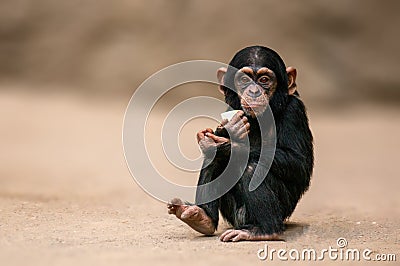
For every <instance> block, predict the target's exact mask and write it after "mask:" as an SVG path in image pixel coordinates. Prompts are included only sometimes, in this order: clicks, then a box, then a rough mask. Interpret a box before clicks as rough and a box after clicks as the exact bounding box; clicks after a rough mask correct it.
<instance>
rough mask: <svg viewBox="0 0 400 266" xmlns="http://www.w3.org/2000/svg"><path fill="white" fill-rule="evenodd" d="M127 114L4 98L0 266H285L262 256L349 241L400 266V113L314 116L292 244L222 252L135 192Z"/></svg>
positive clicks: (53, 99)
mask: <svg viewBox="0 0 400 266" xmlns="http://www.w3.org/2000/svg"><path fill="white" fill-rule="evenodd" d="M125 107H126V102H123V101H120V102H116V101H115V102H111V103H110V102H106V101H93V100H91V99H89V98H88V99H83V98H78V97H75V96H71V95H62V96H61V95H58V94H54V95H47V96H44V95H42V94H36V95H34V94H30V93H26V92H24V93H22V92H13V91H11V90H8V91H7V90H3V91H0V111H1V116H0V132H1V139H0V147H1V153H0V264H1V265H26V264H29V265H94V264H96V265H116V264H119V265H143V264H147V265H223V264H226V263H229V264H230V265H239V264H240V265H242V264H243V263H246V265H247V264H249V265H252V264H257V265H259V264H263V263H269V264H270V263H277V264H287V263H288V262H280V261H279V259H277V258H276V257H275V258H274V260H273V261H272V262H271V261H270V260H269V259H267V260H266V261H260V260H259V259H258V258H257V251H258V250H259V249H261V248H264V246H265V244H267V245H268V247H269V248H275V249H280V248H284V249H287V250H290V249H294V248H296V249H299V250H302V249H304V248H314V249H316V250H321V249H324V248H329V246H332V247H337V246H336V239H337V238H339V237H344V238H346V240H347V241H348V247H349V248H358V249H360V250H363V249H366V248H368V249H371V250H372V251H373V255H375V254H378V253H393V254H396V256H397V262H391V263H388V264H390V265H398V263H399V261H400V252H399V250H400V197H399V196H398V189H399V186H400V179H399V177H400V170H399V167H398V165H397V163H398V159H399V147H400V145H399V144H400V140H399V136H400V116H399V110H396V109H390V108H383V107H380V108H377V107H372V106H369V105H366V106H359V107H355V108H352V109H346V110H342V111H340V112H326V111H325V112H321V110H320V109H314V108H310V109H309V113H310V119H311V125H312V129H313V132H314V135H315V142H316V167H315V173H314V176H313V180H312V186H311V189H310V191H309V192H308V193H307V194H306V195H305V196H304V198H303V199H302V200H301V202H300V204H299V205H298V208H297V209H296V211H295V213H294V214H293V216H292V217H291V218H290V221H289V224H288V228H289V229H288V230H287V231H286V233H285V239H286V241H285V242H283V241H282V242H252V243H249V242H241V243H222V242H220V241H219V240H218V239H217V236H214V237H203V236H200V235H199V234H197V233H195V232H193V231H191V230H190V229H189V228H188V227H187V226H185V225H184V224H183V223H181V222H180V221H178V220H177V219H176V218H174V217H172V216H169V215H168V214H167V210H166V207H165V204H164V203H161V202H159V201H157V200H155V199H153V198H151V197H150V196H148V195H147V194H145V193H144V192H143V191H142V190H141V189H140V188H139V187H138V186H137V185H136V183H135V182H134V181H133V179H132V177H131V176H130V175H129V172H128V170H127V167H126V165H125V161H124V156H123V152H122V144H121V128H122V119H123V114H124V110H125ZM226 227H227V225H226V224H222V225H221V226H220V228H219V233H220V232H222V231H223V229H225V228H226ZM296 263H298V262H296ZM335 263H337V261H336V262H334V261H330V260H329V259H325V262H324V265H325V264H326V265H328V264H335ZM364 263H365V262H360V263H359V264H360V265H362V264H364ZM289 264H290V262H289ZM304 264H306V265H307V264H309V263H308V262H304ZM344 264H348V265H349V264H352V263H351V262H344Z"/></svg>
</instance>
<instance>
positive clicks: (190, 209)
mask: <svg viewBox="0 0 400 266" xmlns="http://www.w3.org/2000/svg"><path fill="white" fill-rule="evenodd" d="M242 70H243V71H247V72H248V71H249V70H251V71H252V69H251V68H248V69H242ZM269 71H271V70H269V69H267V68H261V69H259V70H258V71H257V75H260V74H263V73H269ZM286 71H287V73H288V94H289V95H293V94H294V93H295V92H296V89H297V86H296V83H295V80H296V76H297V71H296V69H295V68H293V67H288V68H287V69H286ZM225 73H226V68H220V69H218V71H217V78H218V80H219V82H220V84H222V85H223V82H222V81H223V77H224V75H225ZM244 73H245V72H244ZM246 74H247V73H246ZM275 87H276V85H275ZM220 91H221V92H222V93H223V94H225V91H224V90H223V89H222V86H220ZM271 95H272V93H271ZM253 109H254V108H253ZM221 126H224V127H226V126H228V127H231V129H232V130H233V129H234V131H235V132H236V134H237V137H239V138H245V137H247V135H248V133H249V129H250V124H249V123H248V120H247V118H246V117H245V116H244V112H243V111H240V112H238V113H236V115H235V116H234V117H233V118H232V119H231V120H230V121H228V120H224V121H222V123H221ZM197 141H198V143H199V145H200V148H201V149H202V150H205V149H208V148H210V147H211V146H213V147H216V146H218V145H221V144H223V143H226V142H229V141H230V140H229V139H227V138H223V137H219V136H216V135H215V134H214V132H213V130H212V129H211V128H206V129H204V130H201V131H199V132H198V133H197ZM167 208H168V213H169V214H173V215H175V216H176V217H177V218H178V219H180V220H181V221H183V222H184V223H186V224H187V225H189V226H190V227H191V228H192V229H194V230H195V231H197V232H199V233H202V234H204V235H213V234H214V232H215V227H214V225H213V223H212V220H211V218H210V217H209V216H208V215H207V214H206V212H205V211H204V210H203V209H202V208H200V207H199V206H196V205H186V204H184V203H183V202H182V200H180V199H176V198H175V199H172V200H171V202H170V203H169V204H168V205H167ZM219 239H220V240H221V241H223V242H230V241H231V242H237V241H265V240H281V238H280V235H279V234H271V235H268V234H264V235H259V234H255V233H254V232H252V231H250V230H245V229H229V230H226V231H225V232H224V233H222V234H221V236H220V238H219Z"/></svg>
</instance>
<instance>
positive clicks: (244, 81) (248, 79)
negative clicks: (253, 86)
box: [240, 75, 250, 84]
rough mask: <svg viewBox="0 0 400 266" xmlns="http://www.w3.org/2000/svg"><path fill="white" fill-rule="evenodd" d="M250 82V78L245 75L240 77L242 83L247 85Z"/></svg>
mask: <svg viewBox="0 0 400 266" xmlns="http://www.w3.org/2000/svg"><path fill="white" fill-rule="evenodd" d="M249 82H250V78H249V77H248V76H245V75H243V76H241V77H240V83H242V84H247V83H249Z"/></svg>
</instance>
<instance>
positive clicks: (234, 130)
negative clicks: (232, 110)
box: [221, 111, 250, 142]
mask: <svg viewBox="0 0 400 266" xmlns="http://www.w3.org/2000/svg"><path fill="white" fill-rule="evenodd" d="M243 115H244V112H243V111H239V112H237V113H236V114H235V115H234V116H233V117H232V119H231V120H229V121H228V120H226V119H224V120H223V121H222V123H221V125H222V126H223V127H224V128H225V129H226V131H228V133H229V136H230V138H231V139H232V140H233V141H237V142H242V141H244V140H245V139H246V138H247V135H248V134H249V130H250V123H249V121H248V119H247V117H246V116H243Z"/></svg>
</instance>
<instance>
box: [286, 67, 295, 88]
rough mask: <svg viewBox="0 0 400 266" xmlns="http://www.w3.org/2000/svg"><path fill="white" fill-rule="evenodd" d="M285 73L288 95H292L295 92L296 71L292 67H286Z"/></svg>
mask: <svg viewBox="0 0 400 266" xmlns="http://www.w3.org/2000/svg"><path fill="white" fill-rule="evenodd" d="M286 73H287V75H288V94H289V95H293V94H295V92H296V90H297V85H296V77H297V70H296V69H295V68H294V67H291V66H290V67H287V68H286Z"/></svg>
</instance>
